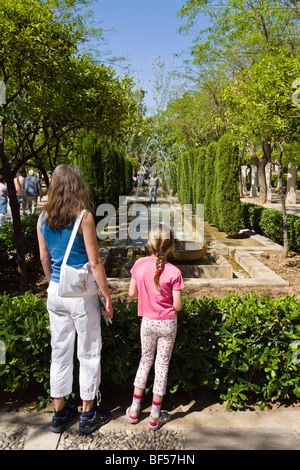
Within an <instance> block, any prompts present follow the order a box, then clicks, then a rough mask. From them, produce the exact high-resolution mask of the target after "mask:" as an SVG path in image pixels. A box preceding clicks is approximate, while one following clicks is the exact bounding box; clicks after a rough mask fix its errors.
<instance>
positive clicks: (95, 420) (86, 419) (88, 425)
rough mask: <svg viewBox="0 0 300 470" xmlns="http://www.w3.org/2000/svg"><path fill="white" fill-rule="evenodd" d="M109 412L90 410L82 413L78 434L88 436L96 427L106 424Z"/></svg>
mask: <svg viewBox="0 0 300 470" xmlns="http://www.w3.org/2000/svg"><path fill="white" fill-rule="evenodd" d="M109 418H110V411H108V410H94V409H92V410H90V411H87V412H82V413H81V415H80V419H79V432H80V433H82V434H90V433H91V432H94V431H95V430H96V429H97V428H98V426H102V425H103V424H106V423H108V421H109Z"/></svg>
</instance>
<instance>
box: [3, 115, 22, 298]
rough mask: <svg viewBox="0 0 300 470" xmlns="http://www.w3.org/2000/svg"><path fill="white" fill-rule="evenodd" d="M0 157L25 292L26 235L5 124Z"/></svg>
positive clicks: (18, 269) (20, 280)
mask: <svg viewBox="0 0 300 470" xmlns="http://www.w3.org/2000/svg"><path fill="white" fill-rule="evenodd" d="M0 159H1V161H2V173H3V177H4V178H5V181H6V184H7V192H8V197H9V203H10V208H11V214H12V222H13V227H14V234H15V247H16V255H17V271H18V283H19V289H20V290H21V292H25V291H26V289H27V281H26V264H25V246H24V236H23V232H22V226H21V217H20V206H19V203H18V199H17V195H16V190H15V184H14V175H13V173H12V171H11V169H10V166H9V162H8V161H7V159H6V156H5V152H4V125H3V123H2V124H1V125H0Z"/></svg>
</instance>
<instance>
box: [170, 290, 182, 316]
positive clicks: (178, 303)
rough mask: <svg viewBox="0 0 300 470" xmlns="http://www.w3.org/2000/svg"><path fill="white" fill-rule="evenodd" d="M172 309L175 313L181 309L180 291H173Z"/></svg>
mask: <svg viewBox="0 0 300 470" xmlns="http://www.w3.org/2000/svg"><path fill="white" fill-rule="evenodd" d="M172 294H173V307H174V308H175V310H176V312H179V310H181V309H182V296H181V290H173V291H172Z"/></svg>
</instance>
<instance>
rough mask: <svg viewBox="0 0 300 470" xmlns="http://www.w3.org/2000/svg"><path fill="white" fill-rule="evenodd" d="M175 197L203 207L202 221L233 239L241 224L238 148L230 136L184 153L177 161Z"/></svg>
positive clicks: (185, 202)
mask: <svg viewBox="0 0 300 470" xmlns="http://www.w3.org/2000/svg"><path fill="white" fill-rule="evenodd" d="M177 172H178V180H179V184H178V198H179V200H180V201H181V202H182V203H183V204H192V205H193V206H194V207H195V206H196V204H204V216H205V219H206V220H207V221H208V222H210V223H213V224H214V225H215V226H216V227H218V228H219V229H220V230H222V231H224V232H227V233H228V234H230V235H232V236H235V235H237V234H238V231H239V224H240V210H241V208H240V195H239V188H238V180H239V149H238V146H237V144H236V142H235V139H234V138H233V137H232V136H231V135H223V136H222V137H221V138H220V140H219V142H212V143H210V144H209V145H208V147H200V148H192V149H188V150H187V151H186V152H183V153H182V154H181V155H180V157H179V158H178V162H177Z"/></svg>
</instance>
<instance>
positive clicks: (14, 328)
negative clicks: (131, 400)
mask: <svg viewBox="0 0 300 470" xmlns="http://www.w3.org/2000/svg"><path fill="white" fill-rule="evenodd" d="M0 313H1V315H0V340H2V341H3V342H4V343H5V345H6V348H7V358H6V364H3V365H0V387H1V388H2V389H6V390H8V391H15V390H20V389H22V388H25V387H27V386H29V385H32V384H33V383H34V382H36V381H37V382H40V383H43V384H44V386H45V389H46V390H48V387H49V382H48V381H49V363H50V344H49V341H50V333H49V323H48V316H47V314H46V308H45V304H44V302H42V301H41V300H39V299H37V298H36V297H34V296H33V295H29V294H26V295H25V296H24V297H22V298H19V299H18V298H16V297H13V298H10V297H9V296H7V295H3V296H0ZM139 326H140V319H139V318H138V316H137V302H136V301H133V302H130V303H126V302H125V301H121V300H119V301H118V302H117V303H115V304H114V320H113V324H112V325H110V326H108V327H107V326H106V325H105V324H104V323H103V326H102V337H103V348H102V382H104V387H105V383H112V382H113V383H114V384H117V385H119V386H120V388H121V387H122V385H128V384H131V383H132V381H133V379H134V376H135V373H136V369H137V366H138V363H139V358H140V335H139ZM298 343H299V344H298ZM299 348H300V304H299V302H298V301H297V300H296V298H295V296H290V295H287V296H286V297H283V298H276V299H275V300H274V299H273V300H272V299H271V298H269V297H263V296H261V295H258V296H257V295H256V294H255V292H253V293H250V294H246V295H244V296H242V295H240V294H234V293H230V292H229V293H228V294H227V295H226V297H223V298H215V297H210V296H206V297H203V298H200V299H199V300H196V299H191V300H188V299H187V298H185V299H184V305H183V310H182V311H181V312H180V313H179V315H178V333H177V338H176V342H175V346H174V351H173V355H172V359H171V363H170V369H169V376H168V392H169V393H175V392H176V391H177V390H184V391H188V392H193V391H195V390H196V389H197V388H198V387H199V386H205V387H207V388H208V389H210V390H215V391H216V392H217V393H218V394H219V396H220V398H221V399H222V400H225V401H227V402H228V408H230V407H231V406H234V407H241V406H243V405H244V404H246V403H248V404H250V403H251V404H255V403H256V404H258V405H259V406H260V407H264V406H265V405H267V404H268V403H270V402H271V401H273V400H276V399H280V400H284V399H288V398H291V399H296V398H300V374H299V372H300V366H299V365H298V364H297V361H294V360H293V353H294V355H295V354H296V356H295V357H296V359H297V353H296V352H295V351H298V349H299ZM299 356H300V354H299ZM152 380H153V372H152V375H151V377H150V378H149V387H150V388H151V383H152ZM76 383H77V382H76V380H74V387H75V385H76Z"/></svg>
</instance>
